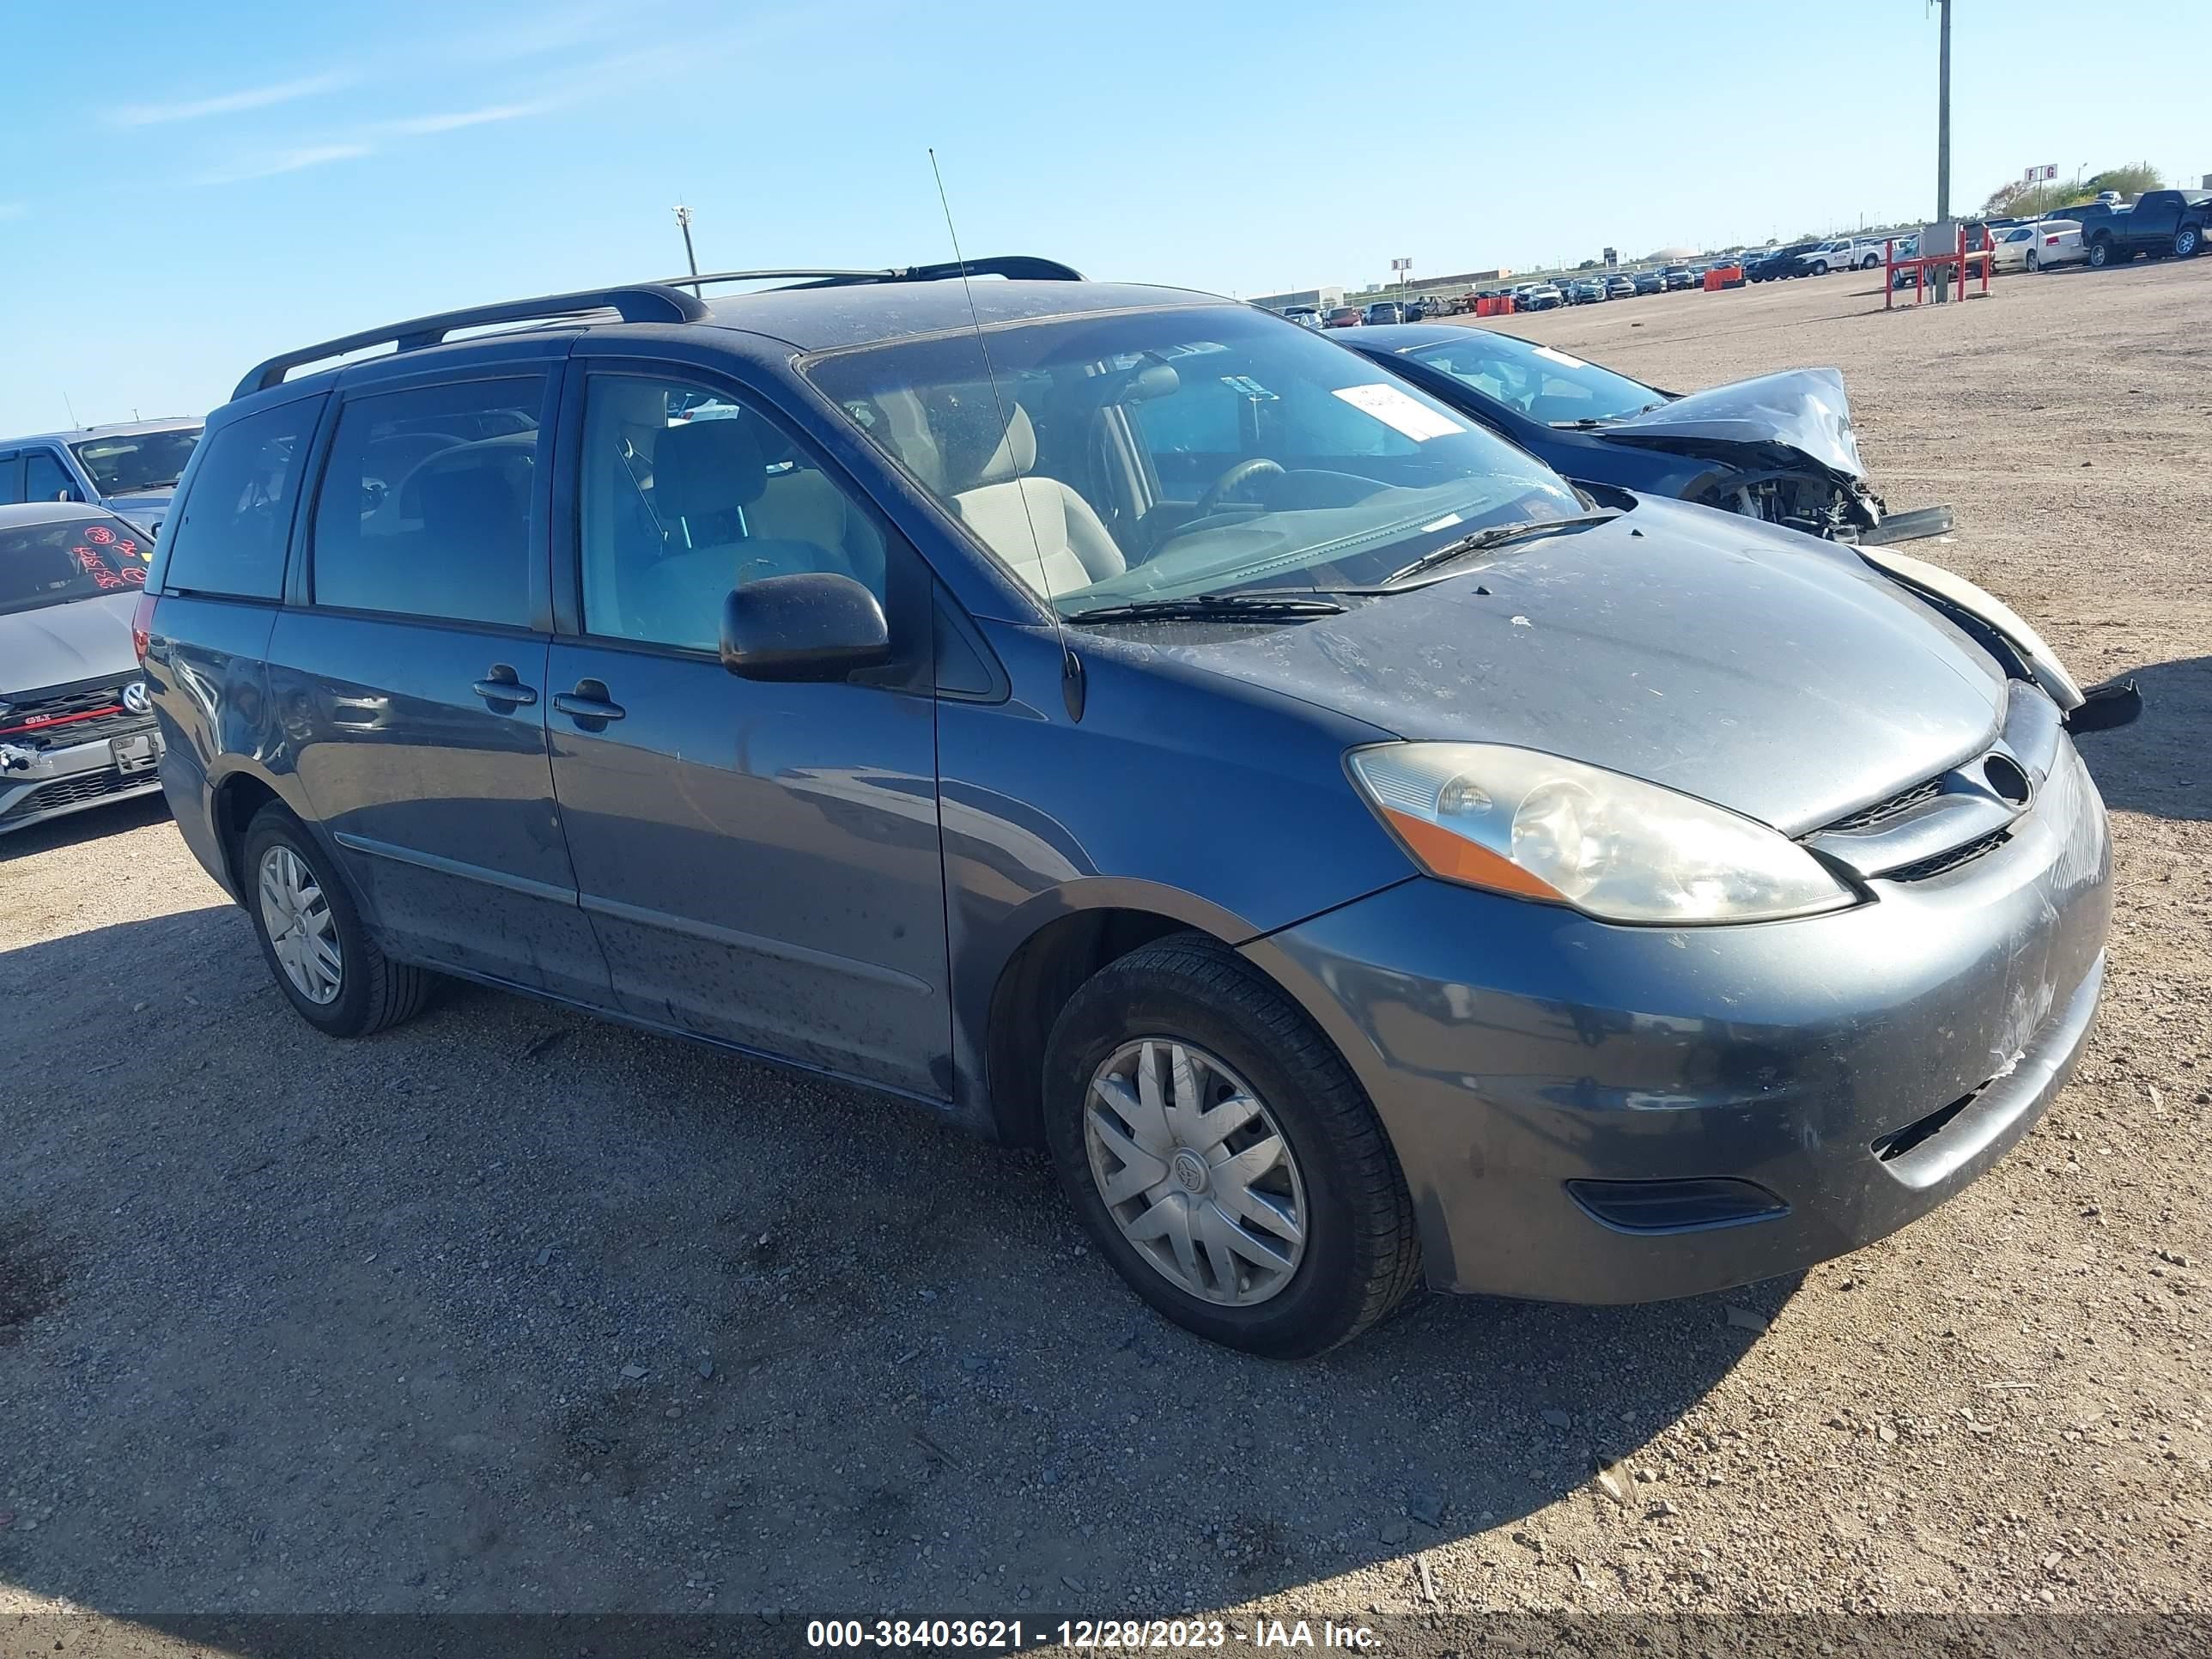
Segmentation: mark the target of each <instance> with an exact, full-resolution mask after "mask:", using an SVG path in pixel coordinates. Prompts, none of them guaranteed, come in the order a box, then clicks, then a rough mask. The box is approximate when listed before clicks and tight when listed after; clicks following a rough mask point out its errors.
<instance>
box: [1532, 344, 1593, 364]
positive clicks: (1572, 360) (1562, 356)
mask: <svg viewBox="0 0 2212 1659" xmlns="http://www.w3.org/2000/svg"><path fill="white" fill-rule="evenodd" d="M1536 355H1537V356H1539V357H1549V358H1550V359H1551V360H1552V361H1553V362H1555V363H1564V364H1565V365H1566V366H1567V367H1568V368H1589V364H1588V363H1586V362H1583V360H1582V359H1581V358H1579V357H1570V356H1567V354H1566V353H1565V352H1564V351H1555V350H1553V349H1552V348H1551V347H1550V346H1538V347H1537V348H1536Z"/></svg>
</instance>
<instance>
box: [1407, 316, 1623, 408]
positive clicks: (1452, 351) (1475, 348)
mask: <svg viewBox="0 0 2212 1659" xmlns="http://www.w3.org/2000/svg"><path fill="white" fill-rule="evenodd" d="M1455 334H1456V335H1464V336H1465V338H1464V339H1462V338H1458V337H1454V338H1453V339H1450V340H1448V341H1446V342H1444V343H1441V344H1438V345H1427V346H1417V347H1416V348H1414V349H1413V350H1411V351H1409V352H1407V354H1406V355H1407V356H1408V357H1411V358H1413V360H1414V361H1416V362H1421V363H1425V364H1426V365H1427V366H1428V367H1429V368H1434V369H1438V370H1441V371H1442V372H1443V373H1444V374H1449V375H1450V376H1451V377H1452V379H1454V380H1457V381H1459V382H1460V383H1461V384H1462V386H1470V387H1472V388H1474V390H1475V391H1477V392H1480V393H1482V394H1483V396H1485V397H1486V398H1491V399H1492V401H1494V402H1497V403H1501V404H1504V405H1505V406H1506V407H1507V408H1508V409H1510V410H1514V411H1515V412H1516V413H1518V414H1521V415H1525V416H1528V418H1529V419H1530V420H1532V421H1541V422H1544V423H1545V424H1546V425H1554V424H1558V425H1569V424H1572V423H1573V422H1578V421H1615V420H1619V419H1620V417H1621V416H1624V415H1635V414H1639V413H1641V412H1642V411H1643V410H1647V409H1656V408H1657V407H1658V406H1659V405H1660V404H1663V403H1665V402H1666V401H1667V400H1666V398H1662V397H1661V396H1660V395H1659V393H1658V392H1655V391H1653V390H1652V389H1651V388H1650V386H1645V385H1644V384H1643V383H1642V382H1641V381H1638V380H1630V379H1629V378H1628V377H1627V376H1626V374H1614V373H1613V371H1612V370H1611V369H1609V368H1599V367H1598V366H1597V365H1596V364H1595V363H1586V362H1583V360H1582V359H1581V358H1579V357H1575V356H1569V355H1568V354H1567V353H1566V352H1564V351H1561V350H1559V349H1558V348H1557V347H1555V346H1547V345H1534V344H1531V343H1529V342H1528V341H1527V340H1521V339H1516V338H1515V337H1513V336H1512V335H1510V334H1500V333H1498V332H1496V331H1493V330H1491V329H1486V328H1467V329H1460V330H1458V331H1455Z"/></svg>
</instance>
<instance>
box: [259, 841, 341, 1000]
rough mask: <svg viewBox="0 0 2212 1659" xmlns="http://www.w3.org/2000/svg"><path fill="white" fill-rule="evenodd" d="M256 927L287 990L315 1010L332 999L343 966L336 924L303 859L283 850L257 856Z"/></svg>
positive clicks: (289, 849) (269, 851)
mask: <svg viewBox="0 0 2212 1659" xmlns="http://www.w3.org/2000/svg"><path fill="white" fill-rule="evenodd" d="M260 875H261V880H260V889H261V926H262V927H263V928H264V929H265V930H266V931H267V933H268V934H269V945H270V949H271V950H273V951H275V952H276V961H277V963H278V965H279V966H281V967H282V968H283V969H284V977H285V978H287V979H289V980H290V981H292V988H293V989H294V990H295V991H297V992H298V993H299V994H301V996H303V997H305V998H307V1000H308V1001H310V1002H312V1003H315V1004H317V1005H318V1006H320V1005H323V1004H327V1003H331V1002H335V1001H337V994H338V987H339V985H340V982H341V981H340V975H341V974H342V972H343V968H344V963H345V958H344V957H343V955H342V954H341V953H340V951H339V950H338V927H337V918H336V917H334V916H332V915H331V905H330V901H329V900H328V899H327V898H325V897H324V896H323V890H322V887H321V885H320V884H319V883H318V882H317V881H316V880H315V873H314V872H313V871H312V870H310V869H308V868H307V861H306V860H303V859H302V858H301V856H300V855H299V854H297V853H295V852H294V851H293V850H292V849H291V848H289V847H272V848H270V849H269V850H268V851H267V852H265V853H264V854H262V855H261V872H260Z"/></svg>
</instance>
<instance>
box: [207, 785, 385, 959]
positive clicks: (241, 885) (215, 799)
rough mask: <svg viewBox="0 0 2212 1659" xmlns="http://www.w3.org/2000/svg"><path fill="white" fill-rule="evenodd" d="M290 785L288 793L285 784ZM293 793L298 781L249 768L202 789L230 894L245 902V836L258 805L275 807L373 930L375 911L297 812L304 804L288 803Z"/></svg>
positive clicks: (307, 816) (305, 815) (310, 819)
mask: <svg viewBox="0 0 2212 1659" xmlns="http://www.w3.org/2000/svg"><path fill="white" fill-rule="evenodd" d="M288 784H289V785H290V786H291V787H289V789H288V788H287V787H286V785H288ZM297 793H299V783H298V780H297V779H295V778H291V777H279V776H272V775H269V774H266V773H264V772H262V771H259V770H258V769H255V768H253V767H250V766H235V767H233V768H232V769H230V770H229V771H228V772H225V773H222V775H219V776H217V777H216V778H215V779H213V780H212V781H210V783H209V785H208V815H209V819H210V823H212V824H213V826H214V829H215V835H216V846H217V847H218V848H220V849H221V850H222V864H223V873H224V875H225V877H226V878H228V884H229V887H230V892H231V896H232V897H233V898H234V899H236V900H237V901H238V902H240V904H245V903H248V902H250V898H249V894H250V891H251V884H249V883H248V881H247V880H246V869H245V867H244V858H245V852H246V829H247V828H248V827H249V826H250V825H251V824H252V822H253V819H254V817H255V815H256V814H257V813H258V812H259V811H261V809H262V808H263V807H264V806H269V805H276V806H281V807H283V809H284V810H285V811H287V812H289V813H290V814H291V815H292V817H293V818H294V819H295V821H296V822H297V823H299V824H300V825H301V828H302V829H305V830H306V831H307V835H308V836H309V837H310V838H311V839H312V840H313V842H314V843H315V845H316V846H317V847H319V848H321V849H322V853H323V857H324V860H325V863H326V865H327V866H328V867H329V868H330V870H331V872H332V873H333V874H334V875H335V876H336V877H337V879H338V880H340V881H342V882H343V883H344V884H345V888H346V894H347V896H348V897H349V898H351V899H352V900H353V902H354V908H356V910H358V911H359V912H360V913H361V916H362V921H364V922H367V923H368V925H369V926H370V927H374V926H375V915H376V913H375V910H374V908H373V907H372V906H371V905H370V903H369V902H368V894H366V893H364V892H362V890H361V884H359V883H358V882H356V881H355V880H354V878H353V872H351V871H349V869H348V868H347V867H346V863H345V860H343V859H341V858H339V857H338V856H337V849H336V848H333V847H332V846H331V842H330V837H329V836H326V835H325V834H324V833H323V830H322V826H321V825H319V824H318V823H316V822H315V820H314V816H313V813H312V812H311V811H302V810H301V808H302V806H303V805H304V803H302V802H301V801H299V800H296V799H294V796H295V795H296V794H297Z"/></svg>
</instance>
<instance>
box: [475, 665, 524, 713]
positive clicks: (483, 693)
mask: <svg viewBox="0 0 2212 1659" xmlns="http://www.w3.org/2000/svg"><path fill="white" fill-rule="evenodd" d="M469 689H470V690H472V691H474V692H475V693H476V694H477V696H480V697H482V698H483V700H484V701H485V702H503V703H506V704H507V705H509V706H510V707H512V708H529V707H530V706H531V705H532V703H534V702H537V701H538V692H537V690H535V688H533V687H531V686H527V685H525V684H523V683H522V682H521V680H520V678H518V677H517V676H516V674H515V671H514V670H513V667H512V666H511V665H508V664H507V663H503V662H495V663H494V664H493V665H491V672H490V673H489V674H488V675H486V676H485V677H484V678H483V679H480V680H478V681H477V683H476V684H474V685H473V686H471V687H470V688H469Z"/></svg>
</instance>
